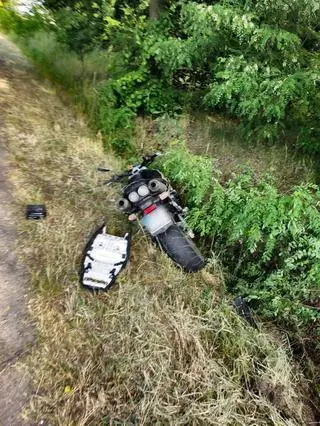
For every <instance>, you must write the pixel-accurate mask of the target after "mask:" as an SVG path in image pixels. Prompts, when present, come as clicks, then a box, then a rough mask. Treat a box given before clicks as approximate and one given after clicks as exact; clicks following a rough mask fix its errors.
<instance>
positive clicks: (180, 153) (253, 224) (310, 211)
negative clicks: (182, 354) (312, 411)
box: [162, 145, 320, 325]
mask: <svg viewBox="0 0 320 426" xmlns="http://www.w3.org/2000/svg"><path fill="white" fill-rule="evenodd" d="M162 167H163V170H164V171H165V173H166V175H167V176H169V178H170V179H171V180H172V181H173V182H174V183H175V184H177V185H178V186H180V188H181V189H182V191H183V192H184V194H185V195H186V197H185V198H186V200H187V201H188V204H189V207H190V213H189V223H190V225H191V226H192V227H193V228H194V229H195V230H196V231H197V232H198V233H199V234H200V235H201V236H202V237H208V238H210V239H212V241H213V248H214V250H215V251H216V252H217V253H220V257H221V259H223V261H224V262H225V264H226V265H227V266H228V268H229V271H230V277H229V285H230V287H231V288H232V289H233V291H234V292H237V293H238V292H240V293H241V294H244V295H246V296H247V297H248V298H249V300H252V301H253V302H255V303H256V304H257V306H258V307H259V309H260V311H261V312H262V313H263V314H264V315H266V316H269V317H278V318H281V319H282V320H285V321H287V322H288V323H291V324H292V323H294V324H296V325H301V324H308V323H310V322H313V321H316V320H320V312H319V309H318V307H319V302H320V297H319V296H320V284H319V283H320V266H319V265H320V250H319V248H320V214H319V205H320V191H319V189H318V187H317V186H315V185H305V186H301V187H296V188H294V189H293V190H292V191H291V192H290V193H289V194H281V193H279V192H278V190H277V189H276V188H275V186H274V184H273V183H272V180H271V179H270V178H267V177H266V178H264V179H261V180H257V179H255V177H254V176H253V174H252V172H250V171H247V172H244V173H243V174H241V175H239V176H236V177H234V178H233V179H230V180H229V181H228V182H226V183H224V184H221V183H220V182H219V179H218V176H219V175H218V173H217V172H215V176H214V177H213V174H212V162H211V161H210V160H209V159H207V158H203V157H199V156H195V155H192V154H190V153H189V152H187V151H186V150H185V149H184V148H183V147H180V148H179V147H177V145H175V146H174V147H173V148H172V150H171V151H170V152H169V153H168V154H167V155H166V156H165V157H164V160H163V164H162Z"/></svg>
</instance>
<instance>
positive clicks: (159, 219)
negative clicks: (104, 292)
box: [81, 153, 205, 289]
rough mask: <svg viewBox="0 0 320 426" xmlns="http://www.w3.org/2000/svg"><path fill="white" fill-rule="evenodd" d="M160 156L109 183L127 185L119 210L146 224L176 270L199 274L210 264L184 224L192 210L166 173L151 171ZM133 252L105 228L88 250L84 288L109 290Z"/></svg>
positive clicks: (147, 159)
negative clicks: (179, 196)
mask: <svg viewBox="0 0 320 426" xmlns="http://www.w3.org/2000/svg"><path fill="white" fill-rule="evenodd" d="M159 155H160V154H159V153H156V154H153V155H150V156H145V157H143V161H142V162H141V163H140V164H136V165H134V166H132V167H131V168H130V169H129V170H127V171H125V172H123V173H120V174H118V175H113V176H112V177H111V178H110V179H109V180H107V181H106V182H104V183H105V184H106V185H112V184H116V183H120V182H124V181H125V186H124V187H123V188H122V190H121V194H122V197H121V198H120V199H119V200H118V201H117V204H116V206H117V208H118V209H119V210H120V211H121V212H123V213H125V214H126V215H128V219H129V221H130V222H134V221H136V220H138V219H141V223H142V225H143V227H144V229H145V230H146V232H147V233H149V234H150V236H151V237H152V239H153V241H154V242H155V243H156V244H157V245H158V246H159V247H160V248H161V249H162V250H163V251H164V252H165V253H166V254H167V255H168V256H169V257H170V258H171V259H172V260H173V261H174V262H175V263H176V264H177V265H179V266H181V267H182V268H183V269H184V270H185V271H186V272H196V271H199V270H200V269H201V268H203V267H204V264H205V261H204V258H203V257H202V255H201V254H200V252H199V250H198V249H197V247H196V246H195V244H194V243H193V241H192V238H193V233H192V231H191V230H190V229H189V228H188V226H187V223H186V221H185V215H186V213H187V209H186V208H183V207H181V206H180V204H179V202H178V199H177V193H176V191H175V190H174V189H173V188H172V187H171V185H170V183H169V182H168V181H167V180H166V179H165V178H164V176H163V175H162V173H161V172H160V171H159V170H156V169H151V168H149V167H148V166H149V165H150V164H151V163H152V162H153V161H154V160H155V159H156V158H157V157H158V156H159ZM98 170H99V171H104V172H109V171H110V170H108V169H102V168H100V169H98ZM129 248H130V236H129V234H126V235H125V236H124V237H123V238H121V237H115V236H111V235H108V234H107V233H106V229H105V227H102V228H100V229H99V230H98V231H97V232H96V233H95V235H94V236H93V237H92V238H91V239H90V241H89V243H88V244H87V246H86V249H85V255H84V261H83V268H82V272H81V281H82V284H83V285H85V286H87V287H91V288H103V289H107V288H108V287H110V286H111V284H112V283H113V282H114V280H115V277H116V275H117V274H118V273H119V272H120V271H121V270H122V268H123V267H124V265H125V263H126V261H127V259H128V256H129ZM106 265H107V266H106ZM106 276H108V278H106Z"/></svg>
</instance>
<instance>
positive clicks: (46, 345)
mask: <svg viewBox="0 0 320 426" xmlns="http://www.w3.org/2000/svg"><path fill="white" fill-rule="evenodd" d="M7 83H8V84H9V86H10V87H9V89H8V93H7V96H8V108H7V110H6V114H5V115H6V120H7V124H8V133H9V138H10V152H11V155H12V164H13V166H14V168H13V170H14V173H13V176H12V180H13V182H14V184H15V189H16V197H17V203H18V206H17V214H20V215H21V217H22V215H23V206H24V205H25V204H26V203H30V202H35V201H41V202H45V203H46V205H47V208H48V213H49V215H48V218H47V220H46V221H43V222H31V223H30V222H26V221H23V220H22V221H21V227H20V238H19V245H20V250H21V255H22V256H23V257H24V260H25V262H27V264H28V265H29V268H30V271H31V273H32V282H33V286H34V296H33V299H32V301H31V302H30V312H31V314H32V317H33V319H34V321H35V322H36V324H37V328H38V336H39V337H38V346H37V347H36V348H34V350H33V352H32V354H31V356H30V357H29V359H28V360H27V361H28V366H29V368H30V371H31V374H32V375H33V377H34V382H35V389H36V393H35V395H34V398H33V400H32V402H31V405H30V408H29V416H31V417H32V418H33V419H34V420H35V421H36V422H38V423H39V422H40V421H41V420H42V421H43V422H44V424H47V425H63V426H65V425H68V426H69V425H77V426H79V425H109V424H112V425H129V424H139V425H140V424H141V425H143V424H150V425H151V424H158V425H160V424H161V425H162V424H170V425H185V424H191V425H202V424H203V425H206V424H212V425H218V426H225V425H245V426H248V425H270V424H271V425H272V424H273V425H277V426H280V425H287V426H289V425H290V426H293V425H303V424H309V420H310V418H312V417H310V416H309V414H308V407H307V405H306V404H305V402H304V401H305V398H306V396H305V393H304V387H303V386H304V385H303V379H302V377H301V375H300V374H299V373H298V372H297V370H296V368H295V366H294V364H293V362H292V360H291V357H290V353H289V351H288V344H287V342H286V341H285V339H283V340H281V339H279V338H278V339H277V340H275V339H274V338H273V337H272V335H271V334H266V333H263V332H260V333H259V332H257V331H255V330H252V329H250V328H249V327H247V326H246V325H245V324H243V322H242V321H241V320H240V319H239V318H238V317H237V316H236V315H234V314H233V313H232V311H231V310H230V308H229V307H228V306H227V304H226V303H225V302H223V300H222V299H223V298H224V297H223V279H222V275H221V271H220V270H219V268H218V267H217V266H208V268H207V270H206V271H205V272H202V273H198V274H195V275H186V274H184V273H182V272H181V271H180V270H179V269H177V268H176V267H175V266H174V265H173V264H172V262H171V261H170V260H169V259H168V258H167V257H166V256H165V255H163V254H161V253H160V251H159V250H157V249H156V248H155V247H153V246H152V245H151V244H150V241H149V240H148V238H147V237H146V236H145V235H144V234H143V232H142V231H141V230H139V231H138V232H137V234H136V235H135V238H134V246H133V248H132V258H131V262H130V264H129V266H128V267H127V269H126V270H125V271H124V273H122V274H121V276H120V278H119V280H118V285H116V286H115V287H114V288H113V290H111V291H110V292H108V293H106V294H99V295H92V294H91V293H87V292H85V291H84V290H81V289H80V288H79V285H78V274H77V271H78V267H79V258H80V256H81V251H82V248H83V246H84V243H85V241H86V240H87V238H88V235H89V234H90V232H91V231H92V230H93V229H94V228H95V227H96V226H97V224H98V223H101V222H102V220H103V218H104V217H106V218H107V221H108V222H109V224H110V228H109V229H111V231H114V230H117V231H118V232H120V230H123V229H124V228H125V227H126V225H125V218H121V217H120V216H118V215H117V214H116V212H115V211H114V209H113V207H112V203H111V202H110V199H112V198H114V196H115V193H114V190H110V189H108V190H106V189H103V188H101V187H99V186H98V185H97V173H96V172H95V167H96V166H97V165H112V166H114V167H115V168H117V167H119V164H118V163H117V162H116V161H115V160H114V159H113V158H112V157H111V156H106V155H105V154H104V153H103V151H102V144H101V141H99V138H98V137H95V138H93V137H92V135H90V133H89V131H88V130H87V128H86V126H85V124H84V122H83V120H82V119H81V118H80V117H75V116H74V114H73V113H72V112H71V111H70V109H68V108H67V107H65V106H63V105H62V104H61V102H60V101H59V100H58V99H57V97H56V95H55V93H54V90H53V89H52V87H50V86H49V85H48V84H45V83H39V82H37V81H34V80H32V76H31V75H30V74H25V75H24V76H20V75H16V76H14V75H8V81H7Z"/></svg>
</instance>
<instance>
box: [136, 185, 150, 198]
mask: <svg viewBox="0 0 320 426" xmlns="http://www.w3.org/2000/svg"><path fill="white" fill-rule="evenodd" d="M138 194H139V195H140V196H141V197H146V196H147V195H149V194H150V191H149V188H148V187H147V185H141V186H140V187H139V188H138Z"/></svg>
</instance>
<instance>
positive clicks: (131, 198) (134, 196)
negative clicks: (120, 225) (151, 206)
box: [128, 191, 140, 203]
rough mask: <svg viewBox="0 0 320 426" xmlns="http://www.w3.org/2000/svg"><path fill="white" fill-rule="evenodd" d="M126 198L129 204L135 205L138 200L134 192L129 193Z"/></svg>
mask: <svg viewBox="0 0 320 426" xmlns="http://www.w3.org/2000/svg"><path fill="white" fill-rule="evenodd" d="M128 198H129V200H130V201H131V203H136V202H137V201H139V200H140V197H139V195H138V194H137V193H136V192H135V191H132V192H130V194H129V195H128Z"/></svg>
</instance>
